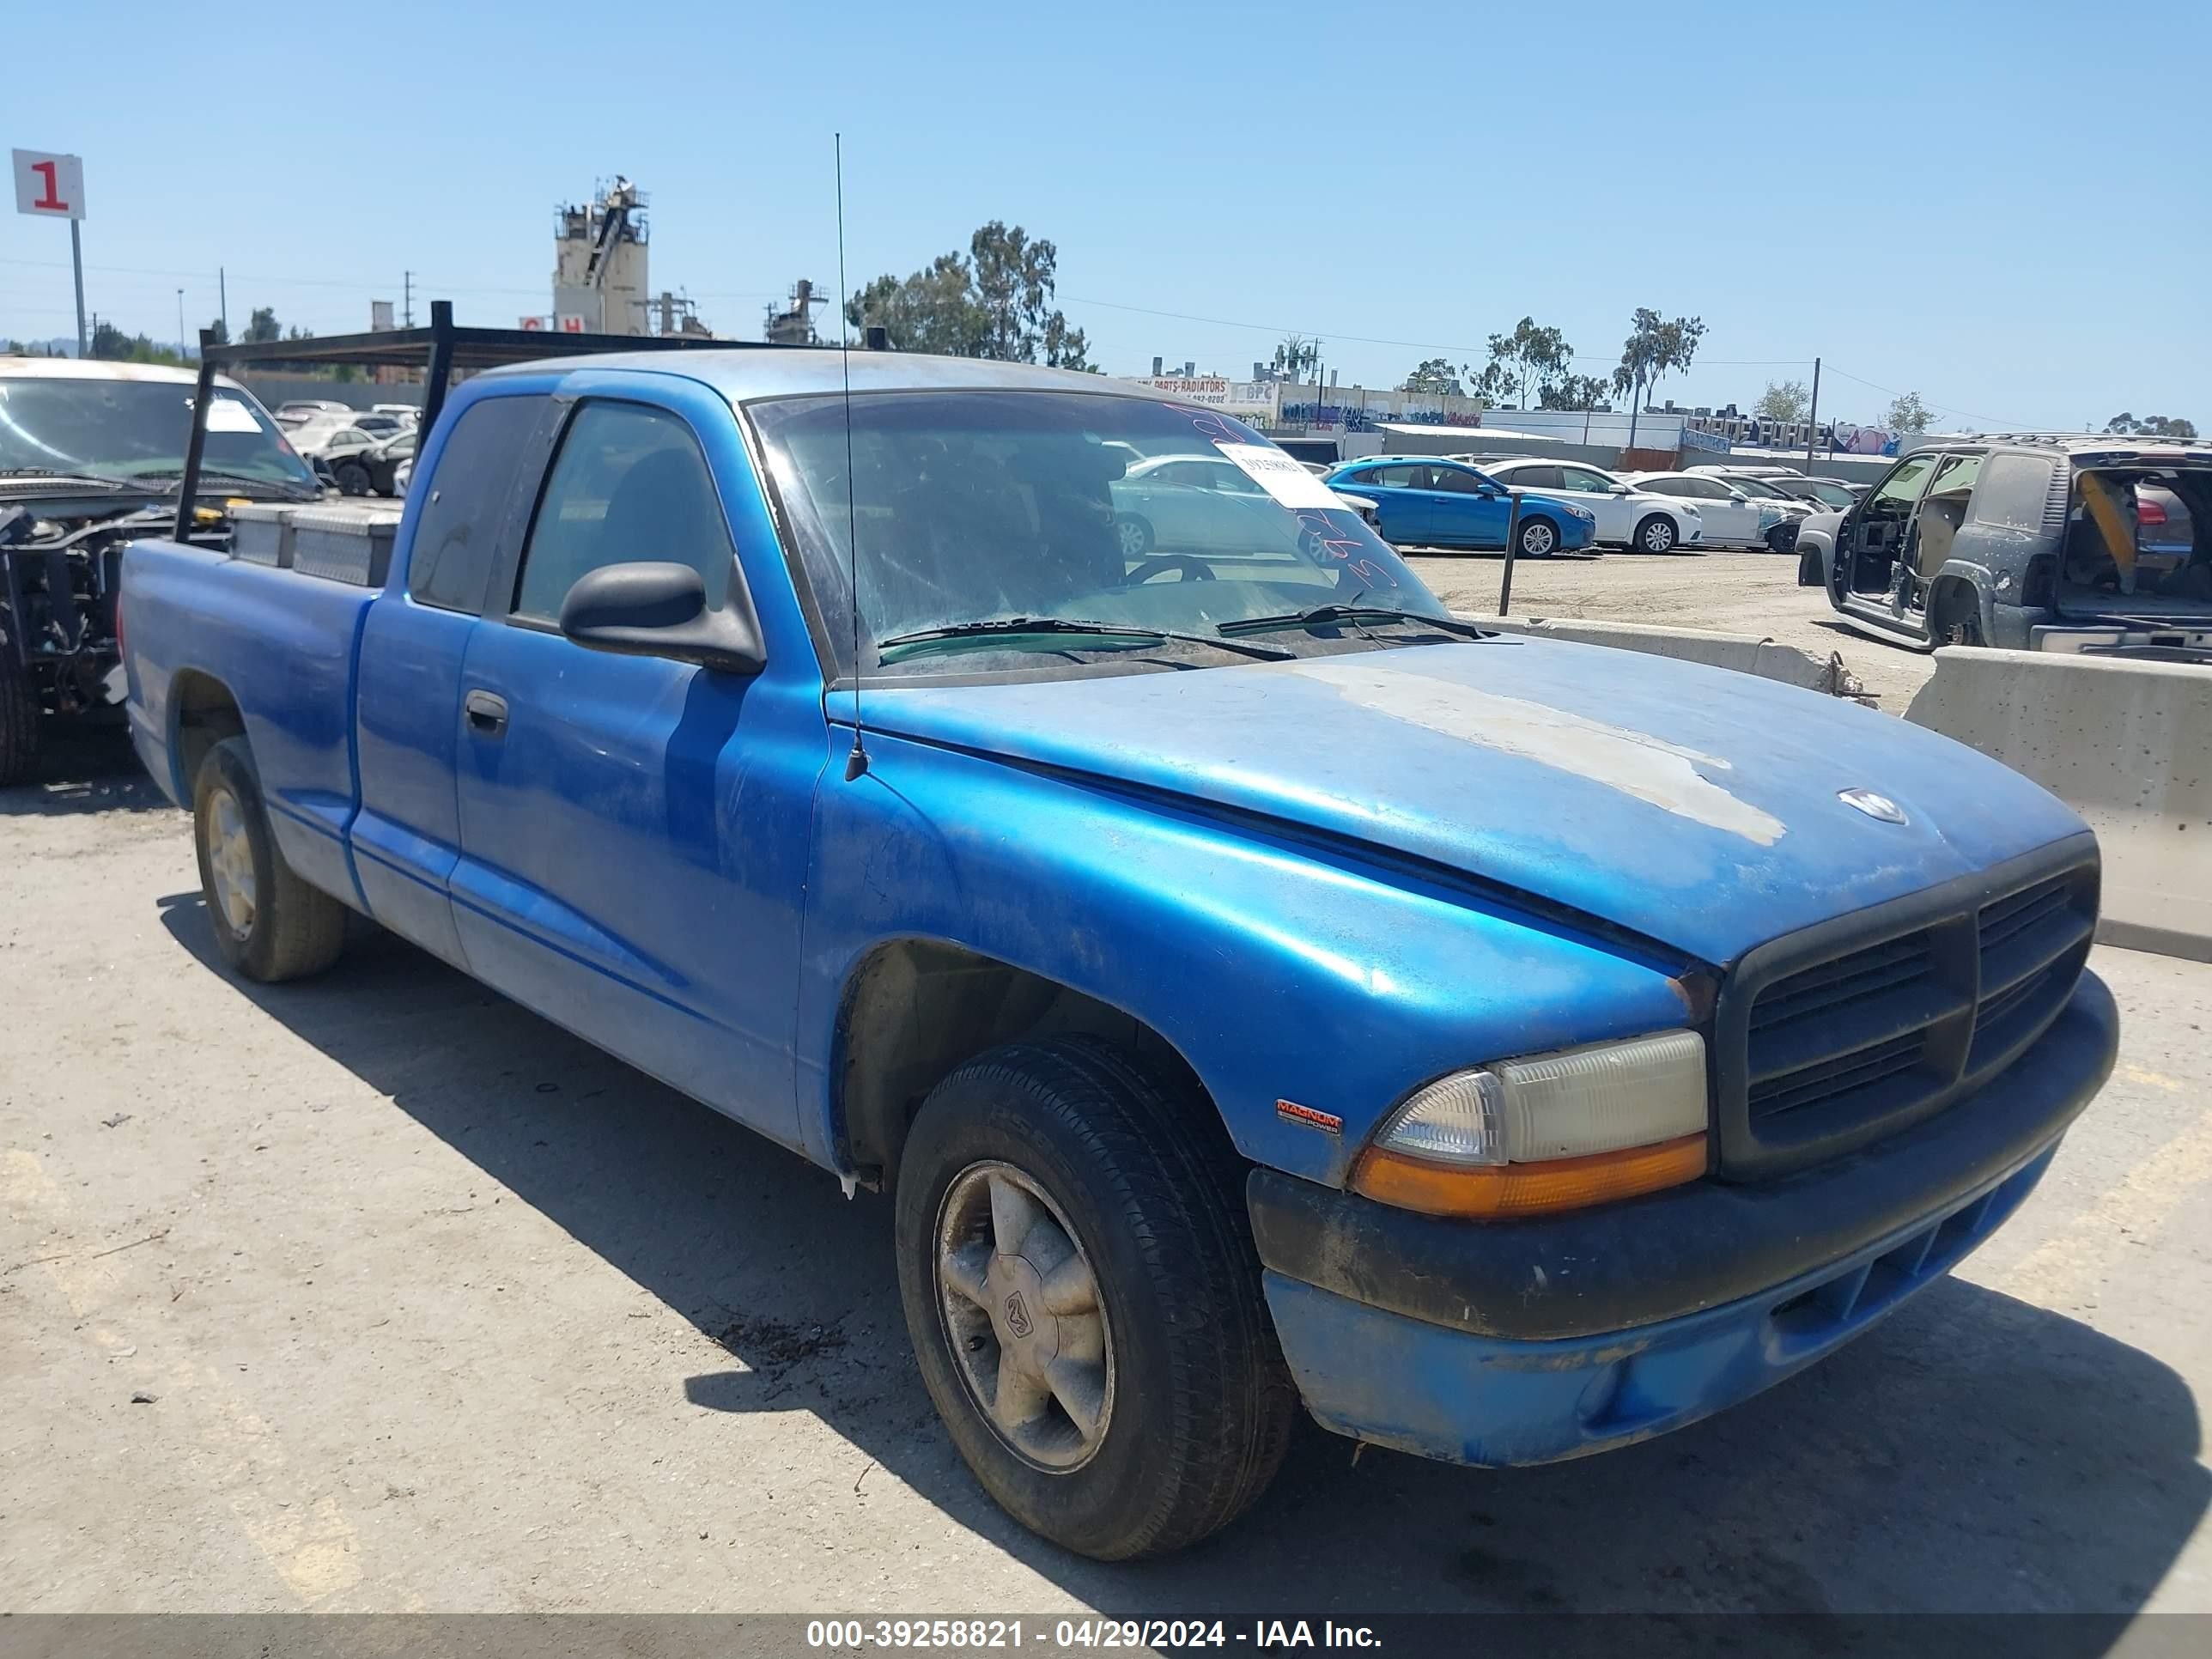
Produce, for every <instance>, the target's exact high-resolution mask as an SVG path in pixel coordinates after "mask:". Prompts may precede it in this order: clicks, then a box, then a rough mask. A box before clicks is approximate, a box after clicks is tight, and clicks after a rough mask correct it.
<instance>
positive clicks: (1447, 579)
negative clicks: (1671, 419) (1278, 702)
mask: <svg viewBox="0 0 2212 1659" xmlns="http://www.w3.org/2000/svg"><path fill="white" fill-rule="evenodd" d="M1411 562H1412V564H1413V568H1414V569H1415V570H1417V571H1418V572H1419V573H1420V577H1421V580H1423V581H1425V582H1426V583H1428V585H1429V586H1431V587H1432V588H1434V589H1435V590H1436V592H1437V596H1438V597H1439V598H1441V599H1443V600H1444V601H1445V602H1446V603H1448V604H1449V605H1451V606H1452V607H1453V609H1455V610H1459V611H1486V612H1495V611H1497V609H1498V578H1499V575H1500V574H1501V572H1502V571H1503V570H1504V557H1503V556H1500V555H1496V554H1492V555H1474V556H1468V555H1462V554H1416V555H1414V556H1413V559H1412V561H1411ZM1513 614H1514V615H1515V616H1516V617H1577V618H1578V619H1582V618H1589V617H1598V618H1601V619H1603V620H1606V621H1609V622H1647V623H1664V624H1666V625H1668V626H1669V627H1676V628H1711V629H1717V630H1719V631H1720V632H1722V633H1728V634H1751V635H1758V636H1759V637H1762V638H1765V639H1771V640H1773V641H1776V642H1777V643H1778V644H1781V645H1794V646H1796V647H1800V648H1801V649H1803V650H1806V651H1809V652H1811V653H1814V655H1815V656H1817V657H1820V658H1823V659H1825V658H1826V657H1827V655H1828V654H1829V653H1831V652H1835V653H1840V654H1841V655H1842V657H1843V659H1844V666H1845V667H1847V668H1849V669H1850V671H1852V672H1853V673H1855V674H1857V676H1858V677H1859V678H1860V679H1861V680H1862V681H1863V682H1864V683H1865V685H1866V688H1867V690H1869V691H1872V692H1873V693H1875V696H1876V698H1877V700H1878V701H1877V703H1876V707H1878V708H1885V709H1887V710H1888V711H1889V712H1890V713H1891V714H1903V713H1904V712H1905V705H1906V704H1908V703H1910V702H1911V701H1912V694H1913V693H1914V692H1915V691H1917V690H1919V689H1920V688H1921V687H1922V686H1923V685H1924V684H1927V683H1928V678H1929V675H1931V674H1932V673H1934V672H1935V671H1936V664H1935V659H1933V658H1932V657H1929V656H1928V655H1926V654H1925V653H1921V652H1917V651H1911V650H1908V649H1907V648H1906V647H1904V646H1902V645H1897V644H1893V643H1892V642H1889V641H1884V640H1881V639H1878V638H1876V637H1875V635H1870V634H1862V633H1860V632H1859V631H1858V630H1857V629H1855V628H1852V627H1850V625H1849V624H1847V623H1845V622H1844V619H1843V618H1842V617H1838V616H1837V615H1836V613H1835V612H1834V611H1831V610H1830V609H1829V608H1828V605H1827V601H1826V599H1824V598H1823V597H1822V596H1821V593H1820V590H1819V589H1818V588H1812V587H1800V586H1797V561H1796V557H1795V556H1787V557H1785V556H1782V555H1779V554H1774V553H1687V554H1677V555H1671V556H1666V557H1660V558H1655V557H1652V556H1649V555H1644V554H1634V553H1607V554H1605V555H1602V556H1598V557H1595V558H1583V557H1575V556H1566V557H1563V558H1556V559H1525V560H1516V561H1515V562H1514V565H1513Z"/></svg>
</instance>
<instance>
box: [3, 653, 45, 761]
mask: <svg viewBox="0 0 2212 1659" xmlns="http://www.w3.org/2000/svg"><path fill="white" fill-rule="evenodd" d="M39 737H40V721H39V690H38V688H37V687H36V686H34V685H33V684H31V677H30V676H29V675H28V674H27V673H25V672H23V671H21V669H9V668H5V667H0V784H9V783H20V782H21V781H23V780H24V779H25V778H27V777H28V776H30V775H31V769H32V767H33V766H35V765H36V764H37V763H38V759H39Z"/></svg>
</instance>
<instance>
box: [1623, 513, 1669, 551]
mask: <svg viewBox="0 0 2212 1659" xmlns="http://www.w3.org/2000/svg"><path fill="white" fill-rule="evenodd" d="M1680 541H1681V538H1680V536H1678V535H1677V534H1676V533H1675V532H1674V520H1672V519H1670V518H1668V516H1667V515H1666V514H1665V513H1650V514H1649V515H1647V516H1646V517H1645V518H1644V520H1643V522H1641V523H1640V524H1638V526H1636V533H1635V535H1633V536H1632V537H1630V538H1629V541H1628V544H1629V545H1630V546H1631V547H1632V548H1634V549H1635V550H1637V551H1638V553H1672V552H1673V551H1674V549H1675V548H1676V546H1677V545H1679V544H1680Z"/></svg>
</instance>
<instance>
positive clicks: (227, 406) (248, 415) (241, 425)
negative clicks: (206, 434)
mask: <svg viewBox="0 0 2212 1659" xmlns="http://www.w3.org/2000/svg"><path fill="white" fill-rule="evenodd" d="M207 429H208V430H209V431H210V432H258V431H260V430H261V423H260V422H258V421H257V420H255V419H254V418H253V411H252V410H250V409H248V408H247V407H246V405H245V404H242V403H240V402H239V401H238V399H237V398H216V400H215V401H214V402H213V403H211V404H209V405H208V424H207Z"/></svg>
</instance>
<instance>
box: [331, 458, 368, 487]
mask: <svg viewBox="0 0 2212 1659" xmlns="http://www.w3.org/2000/svg"><path fill="white" fill-rule="evenodd" d="M331 477H334V478H336V479H337V485H338V493H339V494H340V495H368V492H369V490H370V489H371V488H373V486H374V480H373V479H372V478H371V477H369V476H368V468H367V467H365V466H363V465H362V464H361V463H360V462H359V461H340V462H339V463H338V464H337V465H336V466H335V467H333V468H331Z"/></svg>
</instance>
